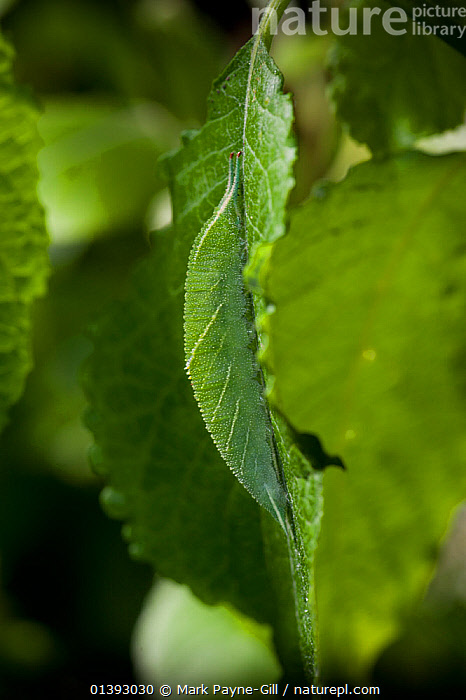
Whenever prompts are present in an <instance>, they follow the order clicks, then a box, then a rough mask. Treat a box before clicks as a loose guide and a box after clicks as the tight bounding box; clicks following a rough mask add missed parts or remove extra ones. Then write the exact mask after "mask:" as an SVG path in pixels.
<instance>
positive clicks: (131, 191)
mask: <svg viewBox="0 0 466 700" xmlns="http://www.w3.org/2000/svg"><path fill="white" fill-rule="evenodd" d="M39 127H40V132H41V135H42V136H43V138H44V141H45V148H43V149H42V151H41V153H40V155H39V166H40V170H41V182H40V194H41V196H42V199H43V201H44V204H45V207H46V211H47V219H48V225H49V229H50V234H51V237H52V242H53V243H64V244H66V243H75V242H80V241H83V240H84V241H86V240H87V239H89V238H91V237H93V236H95V235H98V234H103V233H109V232H113V233H115V232H121V231H124V230H127V229H138V228H139V229H142V228H143V227H144V226H143V224H144V217H145V216H146V212H147V208H148V206H149V203H150V201H151V199H152V197H153V196H154V194H155V193H156V192H157V191H158V190H159V189H160V188H161V186H162V180H161V178H160V176H159V174H158V173H157V169H156V161H157V158H158V157H159V156H160V154H161V153H163V152H164V151H166V150H167V149H168V148H170V147H171V146H173V145H174V143H175V142H176V137H177V135H178V131H179V127H178V124H177V122H176V120H175V119H174V118H173V117H172V116H171V115H170V114H169V113H168V112H166V111H165V110H164V109H163V108H161V107H160V106H159V105H157V104H150V103H140V104H135V105H133V106H132V107H126V108H118V107H117V106H116V105H114V104H111V103H109V102H107V103H106V102H103V101H102V102H99V101H97V100H95V99H94V100H90V99H87V100H83V99H82V98H81V99H74V100H71V99H67V100H66V101H58V100H55V101H54V102H48V103H47V106H46V109H45V112H44V114H43V116H42V117H41V120H40V122H39Z"/></svg>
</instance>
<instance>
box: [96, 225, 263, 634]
mask: <svg viewBox="0 0 466 700" xmlns="http://www.w3.org/2000/svg"><path fill="white" fill-rule="evenodd" d="M175 243H176V241H175V240H174V238H173V231H172V230H168V231H166V232H165V233H164V234H159V235H157V236H155V238H154V250H153V252H152V253H151V255H150V257H149V258H148V259H147V260H146V261H144V262H143V263H141V264H140V265H139V266H138V267H137V268H136V269H135V271H134V275H133V277H132V281H131V285H130V288H129V291H128V296H127V298H126V299H125V300H123V301H121V302H118V303H116V304H115V305H114V307H113V308H112V309H110V310H109V311H108V313H107V314H106V315H104V316H103V317H102V318H101V319H100V320H99V322H98V323H96V324H95V326H94V328H93V332H92V335H93V341H94V347H95V349H94V352H93V354H92V355H91V356H90V358H89V359H88V361H87V363H86V366H85V368H84V370H83V383H84V387H85V390H86V393H87V396H88V399H89V403H90V408H89V409H88V412H87V417H86V420H87V424H88V427H89V428H90V429H91V430H92V431H93V433H94V439H95V443H96V444H95V445H94V447H93V448H92V452H91V457H92V461H93V464H94V469H95V471H96V472H97V473H98V474H100V475H102V476H103V477H104V479H105V481H106V483H107V486H106V487H105V489H104V491H103V492H102V501H103V505H104V506H105V509H106V510H107V512H108V513H109V514H110V515H112V516H113V517H118V518H121V519H124V520H125V521H126V524H125V526H124V529H123V534H124V537H125V539H127V540H128V542H129V543H130V551H131V553H132V554H133V555H134V556H137V557H138V558H141V559H143V560H145V561H149V562H150V563H151V564H153V566H154V568H155V569H156V571H157V572H158V573H160V574H161V575H163V576H167V577H170V578H173V579H175V580H176V581H178V582H180V583H186V584H188V585H189V586H190V587H191V589H192V590H193V591H194V593H195V594H196V595H198V596H199V597H200V598H201V599H202V600H204V601H205V602H208V603H218V602H222V601H229V602H231V603H232V604H233V605H235V606H236V607H238V608H239V609H240V610H242V611H243V612H245V613H246V614H249V615H251V616H253V617H256V618H257V619H259V620H262V621H269V620H270V619H272V617H273V608H272V605H273V603H272V600H271V597H270V596H269V595H268V594H267V591H269V589H270V583H269V580H268V576H267V573H266V570H265V562H264V554H263V552H262V547H261V535H260V518H259V512H258V508H257V505H256V504H255V502H254V501H253V500H252V499H251V498H250V497H249V496H248V494H247V492H246V491H245V490H244V489H243V487H242V486H241V485H240V484H239V483H238V482H237V481H236V479H235V478H234V477H233V475H232V474H231V473H230V472H229V470H228V469H227V468H226V467H225V465H224V463H223V461H222V459H221V457H220V455H219V454H218V452H217V450H216V449H215V447H214V445H213V443H212V441H211V438H210V436H209V435H208V433H207V432H206V430H205V428H204V425H203V423H202V419H201V416H200V414H199V411H198V408H197V405H196V403H195V401H194V397H193V395H192V391H191V387H190V386H189V382H188V380H187V378H186V375H185V373H184V353H183V340H182V331H183V327H182V297H181V296H180V295H178V296H176V297H172V296H170V295H169V294H167V284H168V282H167V271H168V267H169V265H170V260H171V257H172V250H173V246H174V244H175Z"/></svg>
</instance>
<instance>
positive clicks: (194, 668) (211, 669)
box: [133, 580, 281, 686]
mask: <svg viewBox="0 0 466 700" xmlns="http://www.w3.org/2000/svg"><path fill="white" fill-rule="evenodd" d="M162 640H163V643H161V642H162ZM133 657H134V661H135V664H136V666H137V668H138V669H139V673H140V676H141V678H143V679H144V682H145V683H154V684H155V683H157V684H159V685H160V683H168V684H173V685H175V686H176V685H177V684H178V683H182V684H185V683H187V684H189V685H194V686H196V685H200V684H201V683H205V684H210V683H220V684H221V685H235V684H236V685H238V684H240V685H252V686H254V685H260V684H261V683H264V681H266V682H267V683H272V682H275V681H278V680H279V678H280V675H281V669H280V665H279V664H278V662H277V658H276V656H275V655H274V653H273V645H272V635H271V629H270V627H268V626H267V625H260V624H258V623H257V622H254V621H253V620H251V619H250V618H247V617H244V616H243V615H240V614H239V613H238V612H236V611H234V610H232V609H230V608H229V607H226V606H224V605H217V606H215V607H213V606H210V605H209V606H207V605H204V604H203V603H201V602H200V601H199V600H198V599H197V598H196V597H195V596H194V595H193V594H192V593H191V591H190V590H189V589H188V588H187V587H186V586H180V585H178V584H175V583H174V582H173V581H168V580H162V581H157V582H156V583H155V585H154V587H153V589H152V591H151V592H150V594H149V596H148V597H147V599H146V601H145V605H144V608H143V610H142V612H141V615H140V617H139V620H138V622H137V623H136V627H135V631H134V636H133Z"/></svg>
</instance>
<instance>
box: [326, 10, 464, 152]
mask: <svg viewBox="0 0 466 700" xmlns="http://www.w3.org/2000/svg"><path fill="white" fill-rule="evenodd" d="M350 7H356V8H357V12H358V21H359V23H360V24H361V23H362V12H363V8H366V9H367V8H373V7H377V8H380V9H381V10H382V12H381V13H380V14H379V15H375V16H374V17H372V20H371V31H370V33H363V32H362V31H361V30H360V31H358V32H357V33H356V34H346V35H344V36H339V37H338V39H337V41H336V43H335V46H334V49H333V51H332V55H331V60H330V68H331V71H332V73H333V80H332V86H331V91H332V96H333V99H334V100H335V102H336V106H337V113H338V116H339V117H340V118H341V119H342V121H343V122H345V123H346V124H347V125H348V127H349V130H350V133H351V135H352V136H353V137H354V138H355V139H356V140H357V141H360V142H362V143H366V144H367V145H368V146H369V148H370V149H371V150H372V151H373V152H374V153H380V152H389V151H399V150H400V149H404V148H408V147H409V146H411V145H412V144H413V143H414V141H415V140H416V139H417V138H421V137H425V136H429V135H431V134H436V133H440V132H442V131H445V130H446V129H452V128H454V127H456V126H458V124H460V123H461V122H462V121H463V118H464V110H465V108H466V58H465V57H464V56H462V55H461V54H460V53H458V52H457V51H455V50H454V49H452V48H451V47H449V46H447V44H445V43H444V42H443V41H442V40H441V39H440V38H437V37H434V36H422V35H421V36H419V35H414V34H413V33H412V23H411V21H408V23H406V24H404V23H403V24H400V25H399V26H398V24H394V25H393V28H394V29H396V30H397V31H399V30H402V29H406V33H405V34H401V35H400V34H397V35H393V34H389V33H388V32H387V31H386V30H385V28H384V27H383V25H382V16H383V13H384V12H386V11H387V10H389V6H388V4H387V3H386V2H384V1H383V0H356V1H355V2H352V3H350ZM396 16H397V17H398V16H399V14H398V15H396ZM408 17H410V14H409V13H408ZM345 21H347V20H345ZM439 22H440V20H439ZM342 26H345V24H344V23H343V20H342Z"/></svg>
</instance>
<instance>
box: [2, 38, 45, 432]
mask: <svg viewBox="0 0 466 700" xmlns="http://www.w3.org/2000/svg"><path fill="white" fill-rule="evenodd" d="M11 62H12V50H11V49H10V47H9V46H8V45H7V44H5V43H4V41H3V39H1V38H0V163H1V165H0V201H1V218H0V380H1V384H0V429H1V428H2V427H3V426H4V424H5V422H6V417H7V409H8V407H9V406H10V404H12V403H13V402H15V401H17V399H18V398H19V397H20V395H21V393H22V390H23V386H24V380H25V377H26V375H27V373H28V372H29V370H30V369H31V365H32V359H31V348H30V342H31V341H30V326H31V318H30V317H31V304H32V302H33V301H34V299H35V298H36V297H37V296H39V295H41V294H43V292H44V289H45V281H46V277H47V273H48V261H47V252H46V248H47V242H48V240H47V235H46V232H45V227H44V215H43V211H42V208H41V206H40V204H39V202H38V200H37V195H36V187H37V180H38V174H37V166H36V156H37V150H38V147H39V141H38V136H37V129H36V122H37V113H36V109H35V108H34V106H33V105H32V104H31V99H30V98H29V97H28V96H27V95H26V94H24V92H23V91H21V90H20V89H19V88H18V87H17V86H16V85H15V84H14V82H13V79H12V74H11Z"/></svg>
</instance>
